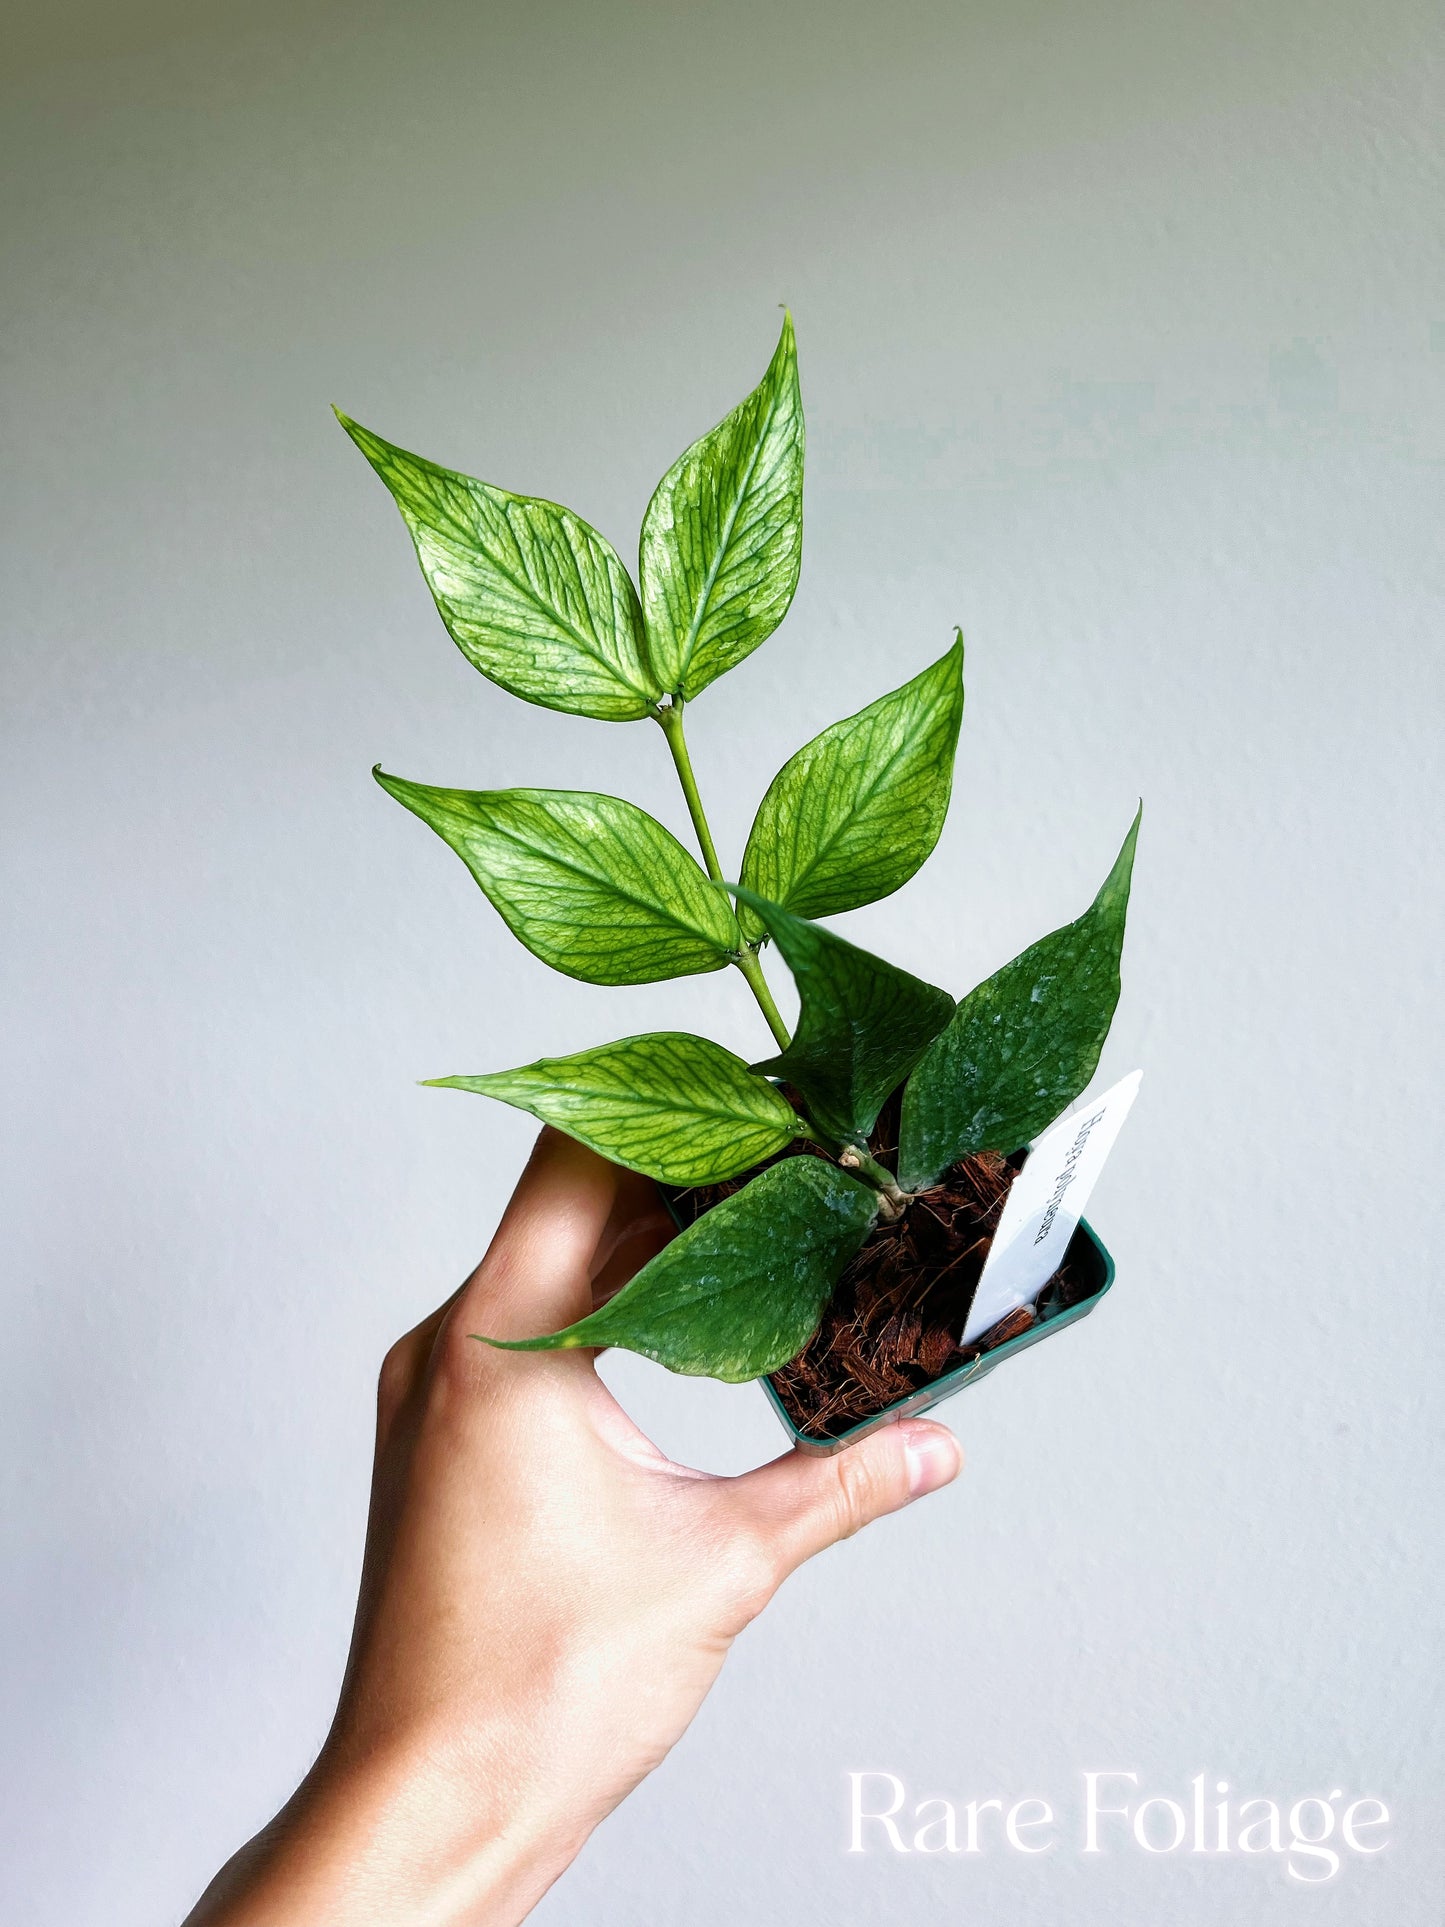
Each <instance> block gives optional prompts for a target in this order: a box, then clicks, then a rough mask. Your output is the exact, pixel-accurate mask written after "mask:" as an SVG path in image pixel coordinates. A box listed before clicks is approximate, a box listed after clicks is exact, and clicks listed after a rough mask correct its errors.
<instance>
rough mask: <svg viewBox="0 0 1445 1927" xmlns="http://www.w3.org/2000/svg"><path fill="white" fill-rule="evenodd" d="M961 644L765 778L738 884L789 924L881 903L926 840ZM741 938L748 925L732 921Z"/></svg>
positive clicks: (950, 737)
mask: <svg viewBox="0 0 1445 1927" xmlns="http://www.w3.org/2000/svg"><path fill="white" fill-rule="evenodd" d="M962 670H963V638H962V636H960V637H959V638H958V640H957V641H956V642H955V643H954V645H953V647H952V648H951V649H950V650H949V652H948V654H947V655H946V656H942V657H940V658H939V660H938V661H937V662H936V663H934V664H933V665H932V667H931V668H928V669H925V670H924V671H923V674H922V675H921V676H915V677H914V678H913V680H912V682H906V683H904V685H903V687H902V688H901V689H895V690H894V691H893V692H892V694H891V695H887V696H881V697H880V698H879V699H878V701H877V702H876V703H870V704H869V705H868V707H867V708H866V709H860V710H859V712H858V714H857V715H856V716H849V717H847V718H845V720H844V721H843V722H841V723H834V724H833V725H832V727H831V728H830V729H825V730H824V731H823V733H822V735H821V736H815V737H814V738H813V740H812V742H811V743H808V744H806V745H805V746H804V747H803V748H802V749H800V750H799V751H798V753H797V755H796V756H794V757H793V758H792V759H791V760H790V761H789V762H787V763H785V764H784V765H783V767H782V769H780V770H779V772H778V774H777V775H776V776H775V777H774V778H773V781H772V785H771V787H770V788H769V790H768V793H767V795H766V796H765V797H764V798H763V801H762V806H761V808H760V809H759V810H758V814H757V820H756V821H755V822H754V824H753V828H752V834H751V835H750V836H749V838H748V847H747V850H746V852H745V854H744V856H743V869H742V881H743V882H744V883H745V884H746V885H747V887H748V888H749V889H750V890H755V891H756V892H757V894H758V895H759V896H760V897H767V898H768V899H769V900H770V901H771V902H773V903H780V904H781V905H782V906H783V908H784V909H785V910H791V911H793V912H794V913H795V914H796V915H797V916H800V917H828V916H833V915H835V914H836V913H837V912H838V911H840V910H854V909H856V908H857V907H858V906H859V904H863V903H873V902H875V901H876V900H877V898H879V897H886V896H887V895H888V894H889V893H890V892H891V891H893V890H896V889H898V887H899V886H900V884H904V883H906V882H907V881H908V879H909V877H911V876H912V875H913V873H914V871H915V870H916V869H917V868H918V867H919V865H920V864H921V863H922V862H923V861H924V859H925V858H926V857H927V856H928V854H929V852H930V851H931V850H932V849H933V846H934V844H935V843H936V842H937V841H938V833H939V831H940V830H941V829H942V828H943V819H944V817H945V816H946V815H947V813H948V797H949V792H950V790H951V789H952V787H953V753H954V749H955V747H956V745H957V743H958V728H959V724H960V722H961V721H962V719H963V678H962ZM740 920H741V922H742V925H743V928H744V929H745V930H746V931H747V933H748V935H749V936H752V937H755V936H757V935H758V930H759V926H758V925H757V924H756V923H755V922H754V921H753V919H752V915H751V912H747V911H745V912H744V913H743V915H742V917H741V919H740Z"/></svg>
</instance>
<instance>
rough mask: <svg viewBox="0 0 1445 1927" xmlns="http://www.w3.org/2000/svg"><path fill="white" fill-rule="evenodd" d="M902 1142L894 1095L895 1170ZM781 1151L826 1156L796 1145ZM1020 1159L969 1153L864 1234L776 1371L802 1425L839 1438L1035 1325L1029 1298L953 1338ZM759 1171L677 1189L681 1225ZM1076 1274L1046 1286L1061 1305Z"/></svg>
mask: <svg viewBox="0 0 1445 1927" xmlns="http://www.w3.org/2000/svg"><path fill="white" fill-rule="evenodd" d="M896 1147H897V1104H896V1101H895V1102H894V1103H893V1104H891V1105H890V1106H889V1107H888V1109H887V1110H886V1111H885V1113H884V1115H883V1116H882V1117H881V1118H880V1119H879V1122H878V1127H877V1129H876V1130H875V1131H874V1133H873V1136H872V1139H871V1140H870V1148H871V1149H872V1151H873V1155H874V1157H876V1158H877V1159H878V1161H879V1163H880V1164H883V1165H885V1166H886V1167H887V1168H888V1169H889V1170H892V1169H894V1168H895V1163H896V1156H897V1148H896ZM781 1155H782V1156H784V1157H789V1156H802V1157H807V1156H821V1155H823V1154H822V1153H821V1152H819V1151H817V1150H816V1149H815V1148H814V1147H810V1146H807V1145H802V1144H799V1145H794V1146H792V1147H790V1149H789V1150H788V1151H785V1152H783V1153H782V1154H781ZM776 1161H777V1160H770V1162H776ZM1017 1164H1018V1160H1017V1159H1014V1160H1010V1159H1008V1158H1005V1157H1002V1156H1000V1155H999V1154H998V1153H997V1152H993V1151H984V1152H980V1153H978V1154H977V1155H976V1156H973V1157H967V1158H964V1159H962V1160H961V1161H960V1162H959V1163H958V1164H955V1165H954V1166H953V1167H952V1168H951V1169H950V1170H948V1171H946V1172H945V1173H944V1175H943V1178H942V1180H941V1181H940V1182H939V1183H938V1184H936V1185H934V1186H932V1187H931V1188H930V1189H929V1190H927V1191H921V1192H919V1193H918V1195H917V1196H916V1197H915V1198H913V1199H912V1200H911V1201H910V1202H909V1204H908V1205H907V1206H905V1208H904V1210H903V1212H902V1214H901V1215H900V1216H899V1217H897V1218H896V1219H894V1220H893V1221H892V1222H891V1223H883V1222H880V1223H879V1224H877V1225H876V1226H875V1227H874V1229H873V1230H872V1231H871V1232H870V1233H869V1236H868V1238H867V1241H866V1242H865V1243H864V1245H863V1247H862V1249H861V1250H860V1251H859V1252H858V1255H857V1256H856V1257H855V1258H854V1259H853V1260H852V1262H851V1263H850V1264H849V1266H848V1268H847V1270H846V1271H845V1272H844V1273H843V1275H842V1277H841V1278H840V1279H839V1280H838V1283H837V1286H836V1288H835V1289H834V1292H833V1296H832V1299H831V1300H830V1302H829V1304H828V1308H827V1310H826V1311H825V1312H824V1314H823V1321H822V1323H821V1324H820V1326H819V1327H818V1330H817V1331H816V1332H815V1333H814V1335H813V1337H812V1338H811V1339H810V1340H809V1341H808V1343H807V1344H806V1345H805V1346H804V1347H803V1349H802V1351H801V1352H800V1353H799V1354H798V1356H797V1357H796V1358H795V1359H793V1360H792V1361H791V1362H790V1363H789V1364H787V1365H784V1366H783V1367H782V1368H781V1369H780V1370H779V1371H776V1372H774V1373H773V1375H772V1385H773V1387H774V1389H775V1390H776V1392H777V1394H778V1396H779V1398H780V1399H781V1400H782V1402H783V1405H784V1407H785V1408H786V1410H787V1412H788V1415H789V1416H790V1417H791V1419H792V1420H793V1423H794V1424H795V1425H796V1426H797V1427H798V1429H799V1430H800V1431H802V1432H806V1433H808V1434H810V1435H811V1436H812V1437H815V1438H836V1437H838V1436H839V1435H840V1434H841V1433H843V1432H846V1431H848V1430H849V1429H850V1428H851V1427H852V1426H854V1425H857V1424H859V1423H861V1422H862V1421H863V1420H864V1419H868V1418H872V1417H874V1416H876V1414H878V1413H879V1412H881V1411H883V1410H885V1409H886V1408H887V1407H888V1406H890V1405H893V1404H895V1403H896V1402H897V1401H898V1400H899V1399H902V1398H906V1397H907V1396H908V1395H909V1394H910V1393H912V1392H916V1391H918V1390H920V1389H921V1388H922V1387H923V1386H925V1385H927V1384H928V1383H929V1382H930V1380H932V1379H936V1378H941V1377H943V1375H944V1374H945V1373H946V1372H951V1371H956V1370H957V1369H958V1367H959V1366H961V1365H964V1364H966V1363H968V1361H969V1360H970V1359H973V1358H976V1357H977V1356H978V1355H979V1354H980V1353H981V1352H985V1351H988V1350H990V1349H992V1348H993V1347H994V1346H996V1345H1001V1344H1003V1343H1005V1342H1006V1340H1008V1339H1010V1338H1016V1337H1017V1336H1018V1335H1019V1334H1020V1333H1021V1332H1024V1331H1027V1330H1028V1329H1029V1327H1030V1326H1031V1325H1032V1324H1033V1323H1034V1321H1035V1313H1034V1312H1033V1311H1032V1310H1031V1309H1030V1308H1029V1307H1028V1306H1024V1307H1021V1308H1020V1309H1019V1310H1018V1311H1015V1312H1011V1313H1010V1314H1009V1316H1008V1317H1007V1318H1005V1319H1003V1320H1001V1321H1000V1323H999V1324H997V1325H995V1326H994V1327H993V1329H992V1330H991V1331H989V1332H986V1333H985V1334H984V1336H983V1337H982V1338H981V1339H976V1340H975V1341H974V1342H973V1343H972V1344H970V1345H969V1346H968V1348H967V1350H965V1349H963V1348H962V1347H961V1346H960V1345H959V1343H958V1335H959V1333H960V1332H961V1331H962V1330H963V1327H964V1323H965V1321H966V1320H967V1317H968V1312H969V1307H970V1305H971V1304H972V1303H973V1295H974V1292H975V1291H976V1289H977V1287H978V1280H979V1274H980V1273H981V1272H982V1270H983V1262H984V1258H985V1257H986V1256H987V1253H988V1247H989V1243H990V1241H991V1239H992V1237H993V1234H994V1231H995V1229H996V1228H997V1226H998V1221H999V1214H1000V1213H1001V1212H1002V1210H1003V1205H1004V1200H1005V1198H1006V1197H1007V1196H1008V1192H1009V1186H1010V1185H1011V1184H1012V1183H1013V1179H1014V1173H1015V1170H1016V1169H1017ZM759 1168H762V1167H759ZM754 1175H755V1173H753V1172H751V1171H749V1172H745V1173H743V1174H742V1175H741V1176H739V1177H736V1178H732V1179H729V1180H728V1181H727V1182H726V1183H724V1184H709V1185H698V1186H695V1187H694V1188H693V1189H691V1190H688V1191H680V1192H676V1193H674V1194H672V1197H673V1206H674V1209H675V1210H676V1211H677V1213H678V1215H679V1216H680V1217H681V1219H682V1221H683V1223H684V1224H688V1223H691V1222H693V1221H694V1220H695V1219H696V1218H698V1217H700V1216H701V1215H702V1213H703V1212H704V1211H706V1210H708V1209H710V1208H711V1207H712V1206H713V1205H714V1204H717V1203H718V1202H720V1201H721V1199H723V1198H725V1197H730V1196H731V1195H732V1194H733V1193H734V1192H735V1191H738V1190H740V1189H741V1188H742V1186H743V1185H744V1184H745V1183H746V1182H747V1180H748V1179H749V1178H750V1177H752V1176H754ZM1069 1272H1070V1267H1069V1266H1068V1264H1067V1263H1066V1264H1065V1265H1064V1266H1063V1268H1062V1269H1061V1271H1060V1272H1059V1273H1058V1274H1056V1276H1055V1279H1054V1281H1053V1284H1052V1286H1051V1288H1050V1298H1051V1303H1053V1304H1054V1305H1056V1306H1061V1305H1067V1304H1069V1303H1071V1302H1075V1301H1076V1300H1077V1298H1078V1297H1080V1296H1083V1295H1084V1292H1085V1290H1086V1289H1087V1287H1086V1286H1085V1285H1084V1284H1083V1281H1082V1280H1080V1281H1072V1280H1071V1279H1070V1275H1069Z"/></svg>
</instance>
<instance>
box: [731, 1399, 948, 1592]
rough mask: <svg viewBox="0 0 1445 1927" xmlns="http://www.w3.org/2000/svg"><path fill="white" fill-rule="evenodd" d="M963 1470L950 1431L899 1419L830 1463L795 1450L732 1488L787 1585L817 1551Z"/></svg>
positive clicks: (749, 1524) (736, 1501)
mask: <svg viewBox="0 0 1445 1927" xmlns="http://www.w3.org/2000/svg"><path fill="white" fill-rule="evenodd" d="M962 1464H963V1454H962V1453H961V1452H960V1450H959V1447H958V1441H957V1440H956V1439H955V1438H954V1436H953V1434H952V1433H951V1432H950V1431H949V1430H948V1429H947V1428H946V1427H945V1426H942V1425H933V1424H930V1423H929V1422H928V1421H927V1420H924V1419H901V1420H899V1422H898V1423H897V1424H895V1425H887V1426H884V1427H883V1429H882V1430H881V1431H878V1432H874V1433H872V1434H871V1435H870V1436H869V1437H868V1438H866V1439H860V1440H859V1441H858V1443H857V1444H856V1445H850V1446H848V1447H847V1448H846V1449H845V1450H844V1451H842V1452H838V1453H835V1454H834V1455H833V1456H832V1457H831V1458H819V1457H816V1456H815V1455H813V1454H810V1453H803V1452H789V1453H787V1454H786V1455H785V1456H784V1457H783V1458H780V1459H774V1460H773V1462H772V1464H771V1465H762V1466H759V1467H758V1469H757V1470H756V1471H755V1472H746V1473H744V1474H743V1476H742V1477H741V1478H738V1479H734V1480H732V1481H731V1482H730V1483H731V1487H732V1492H731V1502H732V1504H733V1506H734V1507H735V1508H736V1511H737V1512H738V1513H739V1514H740V1515H741V1522H742V1523H745V1524H746V1526H747V1527H748V1528H750V1529H751V1530H752V1531H753V1532H754V1533H755V1534H757V1535H758V1536H759V1537H760V1538H761V1539H762V1541H763V1542H764V1544H765V1545H766V1546H767V1547H768V1549H769V1551H770V1552H771V1554H772V1556H773V1558H774V1559H775V1561H776V1567H775V1570H776V1573H777V1577H778V1579H779V1581H781V1580H782V1579H784V1578H786V1577H787V1575H788V1574H789V1573H790V1572H792V1571H794V1570H795V1569H796V1568H797V1567H798V1566H800V1565H801V1564H802V1563H803V1561H804V1560H805V1559H811V1558H812V1556H813V1554H814V1553H816V1552H822V1551H823V1550H824V1549H825V1547H828V1546H831V1545H835V1544H836V1543H837V1542H838V1540H840V1539H847V1538H849V1537H850V1536H851V1535H852V1534H853V1533H855V1532H857V1531H859V1530H860V1529H861V1528H862V1527H863V1526H866V1525H868V1524H869V1523H870V1522H871V1521H872V1520H874V1519H881V1518H882V1517H883V1516H884V1515H885V1513H889V1512H896V1511H897V1510H898V1509H899V1507H900V1506H905V1505H907V1504H908V1502H909V1500H910V1499H919V1498H922V1497H923V1495H924V1494H925V1493H926V1492H936V1491H937V1490H938V1488H939V1487H940V1486H944V1485H947V1484H949V1482H950V1481H951V1480H953V1479H954V1478H956V1477H957V1476H958V1472H959V1469H960V1467H961V1466H962Z"/></svg>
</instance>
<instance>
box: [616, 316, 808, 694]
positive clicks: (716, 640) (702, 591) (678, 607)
mask: <svg viewBox="0 0 1445 1927" xmlns="http://www.w3.org/2000/svg"><path fill="white" fill-rule="evenodd" d="M802 552H803V403H802V397H801V396H800V395H799V392H798V358H797V350H796V347H795V345H794V342H793V322H792V317H791V316H790V315H788V316H785V317H784V320H783V332H782V336H781V338H780V339H779V342H778V346H777V350H776V352H775V353H774V355H773V358H772V360H771V362H770V363H769V364H768V372H767V373H766V374H765V375H764V376H763V378H762V380H761V382H760V383H759V384H758V386H757V387H756V388H755V389H754V390H753V392H752V393H751V394H750V395H749V396H748V398H747V400H746V401H744V402H740V403H739V405H738V406H737V407H736V408H735V409H734V410H733V411H732V413H731V414H730V415H728V416H726V417H725V418H724V419H723V420H722V421H720V422H719V423H718V425H717V427H716V428H714V429H713V430H712V432H711V433H710V434H707V435H704V436H703V437H702V439H701V440H700V441H696V442H694V443H693V445H692V447H691V448H689V449H688V450H687V452H686V453H685V454H683V455H681V456H680V457H679V458H678V460H677V461H676V462H674V463H673V465H672V467H671V468H670V469H669V470H668V471H667V473H666V475H664V476H663V478H662V480H661V481H660V482H659V483H658V485H657V489H656V492H655V493H654V495H653V497H652V500H651V502H649V503H648V506H647V514H646V516H645V517H644V518H643V523H642V552H641V580H642V609H643V617H644V620H645V623H646V630H647V648H648V653H649V655H650V657H651V660H652V664H653V668H654V670H655V671H656V674H657V677H658V679H659V681H660V682H661V683H662V685H663V687H664V688H665V689H667V690H669V691H670V692H671V693H672V694H673V695H676V696H682V697H684V698H691V697H693V696H696V695H698V694H699V693H700V692H701V691H702V690H704V689H706V687H707V685H708V684H709V683H710V682H712V681H713V680H714V678H715V677H717V676H720V675H722V674H723V672H724V671H725V670H728V669H732V668H734V667H735V666H736V665H737V664H738V663H740V662H741V661H742V659H743V657H744V656H747V655H751V653H752V652H753V650H754V649H756V648H757V646H758V644H759V643H760V642H766V641H767V639H768V637H769V636H770V635H771V634H772V633H773V631H774V629H776V628H777V626H778V624H779V623H780V622H781V621H782V619H783V617H784V616H785V615H786V614H787V612H788V604H789V603H790V602H791V601H792V599H793V591H794V589H796V588H797V586H798V565H799V563H800V561H801V559H802Z"/></svg>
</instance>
